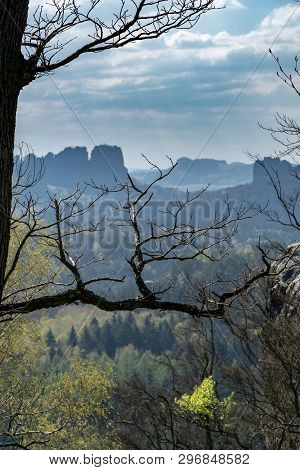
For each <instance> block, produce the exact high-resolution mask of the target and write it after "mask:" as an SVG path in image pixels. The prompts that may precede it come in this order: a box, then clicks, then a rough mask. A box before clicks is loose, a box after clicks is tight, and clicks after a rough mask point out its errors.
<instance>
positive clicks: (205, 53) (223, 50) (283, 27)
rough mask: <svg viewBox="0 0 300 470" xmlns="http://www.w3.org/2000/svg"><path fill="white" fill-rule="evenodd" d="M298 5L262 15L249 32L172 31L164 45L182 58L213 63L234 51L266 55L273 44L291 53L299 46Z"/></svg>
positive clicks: (287, 6) (299, 10) (299, 17)
mask: <svg viewBox="0 0 300 470" xmlns="http://www.w3.org/2000/svg"><path fill="white" fill-rule="evenodd" d="M299 19H300V6H299V5H297V6H295V5H294V4H288V5H286V6H284V7H280V8H277V9H275V10H273V11H272V13H270V15H268V16H266V17H265V18H264V19H263V20H262V21H261V23H260V24H259V25H258V26H257V27H256V28H255V29H253V30H252V31H250V32H248V33H245V34H240V35H231V34H229V33H228V32H226V31H222V32H219V33H217V34H214V35H212V34H201V33H195V32H192V31H176V32H174V33H173V34H172V35H170V36H167V37H165V39H164V40H165V44H166V46H167V47H168V48H170V49H173V50H175V51H176V50H177V51H178V50H183V49H184V55H185V56H187V55H189V52H188V51H189V50H190V54H192V55H194V57H195V58H198V59H200V60H202V61H205V62H208V63H211V64H214V63H215V62H217V61H219V60H226V59H227V58H228V57H229V56H230V55H231V54H233V53H236V52H248V53H254V54H257V53H260V54H263V53H264V52H266V51H267V50H268V49H269V47H270V46H272V45H274V46H275V48H276V49H277V50H282V49H285V48H286V47H287V46H288V47H289V50H290V51H291V52H294V51H298V49H299V46H300V41H299V39H298V38H299V37H300V22H299Z"/></svg>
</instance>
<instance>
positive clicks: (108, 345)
mask: <svg viewBox="0 0 300 470" xmlns="http://www.w3.org/2000/svg"><path fill="white" fill-rule="evenodd" d="M113 333H114V332H113V329H112V326H111V324H110V323H109V322H106V323H105V325H104V327H103V329H102V340H103V348H104V351H105V352H106V354H107V355H108V356H109V357H114V355H115V352H116V343H115V338H114V334H113Z"/></svg>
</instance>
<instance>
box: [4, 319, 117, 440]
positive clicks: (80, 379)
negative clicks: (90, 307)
mask: <svg viewBox="0 0 300 470" xmlns="http://www.w3.org/2000/svg"><path fill="white" fill-rule="evenodd" d="M47 340H48V342H49V341H50V342H51V345H52V346H53V342H54V341H55V339H54V337H53V335H52V334H50V333H49V334H48V335H47ZM43 354H46V344H45V342H44V340H43V338H42V335H41V333H40V330H39V328H38V324H37V322H36V321H30V320H28V319H26V320H25V319H22V320H18V321H16V322H15V323H14V324H11V325H9V327H3V326H1V331H0V360H1V368H0V396H1V402H0V448H1V446H6V447H10V448H28V447H30V448H35V449H38V448H44V447H46V448H48V449H89V448H107V447H109V448H115V447H117V446H118V441H117V438H116V436H115V435H114V433H113V432H112V430H111V427H110V413H111V404H110V401H111V392H112V389H113V383H112V379H111V376H112V371H111V369H110V368H109V367H106V369H105V370H100V369H99V367H98V366H97V364H95V362H93V361H90V360H83V359H82V358H80V357H79V356H75V355H73V357H72V361H70V362H69V363H68V364H66V367H65V369H64V370H60V371H56V372H55V371H53V370H49V369H44V370H41V363H40V358H41V356H42V355H43Z"/></svg>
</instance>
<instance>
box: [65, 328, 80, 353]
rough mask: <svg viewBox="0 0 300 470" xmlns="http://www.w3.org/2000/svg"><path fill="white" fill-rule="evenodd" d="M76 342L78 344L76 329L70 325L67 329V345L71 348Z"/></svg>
mask: <svg viewBox="0 0 300 470" xmlns="http://www.w3.org/2000/svg"><path fill="white" fill-rule="evenodd" d="M77 344H78V338H77V333H76V330H75V328H74V326H73V325H72V327H71V329H70V331H69V335H68V339H67V345H68V346H71V348H74V347H75V346H77Z"/></svg>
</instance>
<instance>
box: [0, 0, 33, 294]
mask: <svg viewBox="0 0 300 470" xmlns="http://www.w3.org/2000/svg"><path fill="white" fill-rule="evenodd" d="M28 4H29V0H18V1H12V0H1V2H0V301H1V298H2V294H3V285H4V278H5V270H6V265H7V256H8V246H9V238H10V216H11V198H12V176H13V156H14V139H15V128H16V112H17V103H18V97H19V93H20V90H21V88H22V85H23V76H24V67H25V60H24V58H23V55H22V53H21V44H22V37H23V33H24V30H25V27H26V21H27V15H28Z"/></svg>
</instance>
